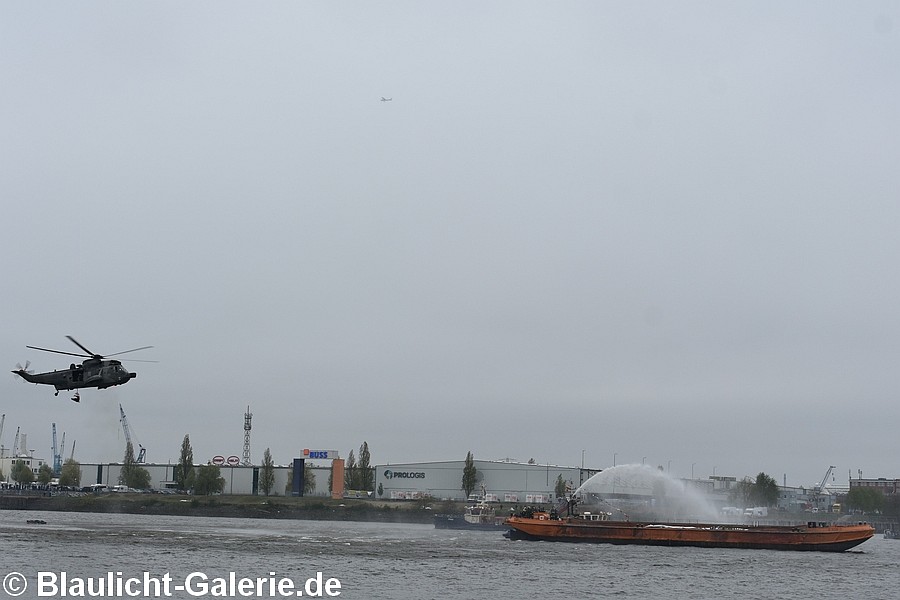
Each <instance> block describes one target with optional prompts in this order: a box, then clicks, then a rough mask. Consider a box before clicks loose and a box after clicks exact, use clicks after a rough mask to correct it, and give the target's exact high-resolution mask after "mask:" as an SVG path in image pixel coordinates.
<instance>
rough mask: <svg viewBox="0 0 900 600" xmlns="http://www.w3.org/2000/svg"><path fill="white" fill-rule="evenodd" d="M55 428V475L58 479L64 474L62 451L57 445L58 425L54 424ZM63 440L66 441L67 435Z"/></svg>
mask: <svg viewBox="0 0 900 600" xmlns="http://www.w3.org/2000/svg"><path fill="white" fill-rule="evenodd" d="M52 426H53V448H52V450H53V474H54V475H55V476H56V477H59V474H60V473H61V472H62V451H61V450H60V449H59V447H58V446H57V445H56V423H53V424H52ZM63 439H65V434H63Z"/></svg>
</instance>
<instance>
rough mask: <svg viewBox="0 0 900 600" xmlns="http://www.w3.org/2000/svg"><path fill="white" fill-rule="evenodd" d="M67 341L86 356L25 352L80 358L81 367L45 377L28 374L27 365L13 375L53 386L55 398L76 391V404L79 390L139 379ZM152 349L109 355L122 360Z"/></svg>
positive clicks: (70, 338)
mask: <svg viewBox="0 0 900 600" xmlns="http://www.w3.org/2000/svg"><path fill="white" fill-rule="evenodd" d="M66 337H67V338H69V340H70V341H71V342H72V343H73V344H75V345H76V346H78V347H79V348H81V349H82V350H84V351H85V352H87V354H78V353H75V352H63V351H62V350H51V349H49V348H38V347H37V346H26V348H31V349H33V350H42V351H44V352H55V353H56V354H66V355H68V356H79V357H84V358H86V359H87V360H85V361H82V363H81V364H80V365H76V364H75V363H72V364H71V365H69V368H68V369H64V370H62V371H48V372H46V373H32V372H31V371H29V370H28V364H26V365H25V367H24V368H23V367H21V366H19V368H18V369H16V370H15V371H13V373H15V374H16V375H18V376H19V377H21V378H22V379H24V380H25V381H27V382H29V383H40V384H44V385H52V386H54V387H55V388H56V394H54V395H55V396H58V395H59V392H60V390H76V392H75V395H74V396H73V397H72V400H74V401H75V402H79V401H80V400H81V396H80V395H79V394H78V391H77V390H79V389H82V388H97V389H100V390H102V389H104V388H108V387H112V386H114V385H122V384H123V383H128V382H129V381H131V380H132V379H134V378H135V377H137V373H129V372H128V370H126V369H125V367H123V366H122V363H121V362H119V361H118V360H105V359H106V358H107V357H104V356H102V355H100V354H95V353H93V352H91V351H90V350H88V349H87V348H85V347H84V346H82V345H81V344H80V343H78V341H77V340H76V339H75V338H73V337H72V336H71V335H67V336H66ZM152 347H153V346H141V347H140V348H133V349H132V350H125V351H124V352H116V353H115V354H109V355H107V356H119V355H120V354H127V353H129V352H137V351H138V350H146V349H147V348H152ZM139 362H153V361H139Z"/></svg>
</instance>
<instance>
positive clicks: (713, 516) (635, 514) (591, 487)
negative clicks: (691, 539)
mask: <svg viewBox="0 0 900 600" xmlns="http://www.w3.org/2000/svg"><path fill="white" fill-rule="evenodd" d="M575 495H576V496H578V497H579V498H580V501H581V502H582V503H583V504H584V505H585V506H594V505H596V506H597V508H599V509H600V510H604V511H613V513H614V514H613V515H612V518H613V519H614V520H620V519H630V520H648V519H650V520H665V521H672V522H698V521H702V522H717V521H720V520H721V519H720V517H719V514H718V511H717V510H716V508H715V506H713V504H712V503H711V502H710V501H709V500H708V499H707V498H706V497H705V495H704V494H703V493H701V492H699V491H698V490H695V489H692V488H691V487H690V486H686V485H685V484H684V482H682V481H680V480H678V479H675V478H674V477H671V476H670V475H667V474H666V473H664V472H663V471H661V470H659V469H654V468H652V467H649V466H647V465H619V466H616V467H610V468H608V469H604V470H603V471H601V472H600V473H597V474H596V475H594V476H593V477H591V478H590V479H588V480H587V481H585V482H584V483H583V484H581V486H580V487H579V488H578V489H577V490H575Z"/></svg>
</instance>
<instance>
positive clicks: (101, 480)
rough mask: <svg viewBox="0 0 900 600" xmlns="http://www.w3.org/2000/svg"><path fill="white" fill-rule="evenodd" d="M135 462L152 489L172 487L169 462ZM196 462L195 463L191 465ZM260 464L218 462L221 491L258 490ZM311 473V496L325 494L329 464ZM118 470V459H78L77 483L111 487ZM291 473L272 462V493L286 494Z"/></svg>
mask: <svg viewBox="0 0 900 600" xmlns="http://www.w3.org/2000/svg"><path fill="white" fill-rule="evenodd" d="M137 466H139V467H141V468H144V469H146V470H147V472H148V473H150V487H151V488H152V489H154V490H165V489H174V488H175V475H174V473H175V465H173V464H156V463H140V464H138V465H137ZM196 467H197V465H195V468H196ZM261 469H262V468H261V467H260V466H258V465H254V466H248V467H245V466H243V465H235V466H231V465H222V466H220V467H219V473H220V475H221V476H222V478H223V479H224V480H225V486H224V488H223V489H222V493H223V494H229V495H231V494H260V493H262V492H260V491H259V473H260V471H261ZM312 469H313V475H314V476H315V480H316V487H315V490H314V491H313V492H312V494H310V495H313V496H329V495H330V494H331V492H330V491H329V490H328V476H329V475H330V474H331V467H330V466H325V465H322V466H317V465H313V467H312ZM121 473H122V464H121V463H82V464H81V485H82V486H84V487H88V486H91V485H105V486H107V487H108V488H110V489H112V488H113V487H115V486H116V485H118V484H119V475H120V474H121ZM290 473H291V467H287V466H276V467H275V485H274V486H273V487H272V492H271V493H272V495H277V496H284V495H288V496H289V495H290V492H289V491H288V492H287V493H285V490H286V489H289V486H288V475H289V474H290Z"/></svg>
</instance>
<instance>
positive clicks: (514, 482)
mask: <svg viewBox="0 0 900 600" xmlns="http://www.w3.org/2000/svg"><path fill="white" fill-rule="evenodd" d="M474 464H475V470H476V472H477V475H476V478H477V481H476V489H475V491H474V493H477V494H480V493H481V487H482V486H484V490H485V492H486V493H487V494H488V498H489V499H490V500H495V501H497V502H505V503H511V504H533V503H542V502H551V501H553V500H554V499H555V497H556V493H555V489H556V483H557V480H558V478H559V477H560V476H561V477H562V478H563V481H565V482H567V483H568V484H569V485H570V486H571V487H572V489H574V488H577V487H578V486H579V485H581V484H582V483H583V482H584V481H586V480H587V479H588V478H590V477H591V476H592V475H594V474H595V473H599V472H600V471H599V470H598V469H582V468H578V467H563V466H557V465H538V464H532V463H519V462H506V461H491V460H475V461H474ZM464 467H465V461H464V460H450V461H436V462H416V463H395V464H385V465H376V467H375V498H376V499H384V500H413V499H419V498H434V499H436V500H465V499H466V495H465V492H464V491H463V490H462V473H463V468H464ZM379 491H380V494H379Z"/></svg>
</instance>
